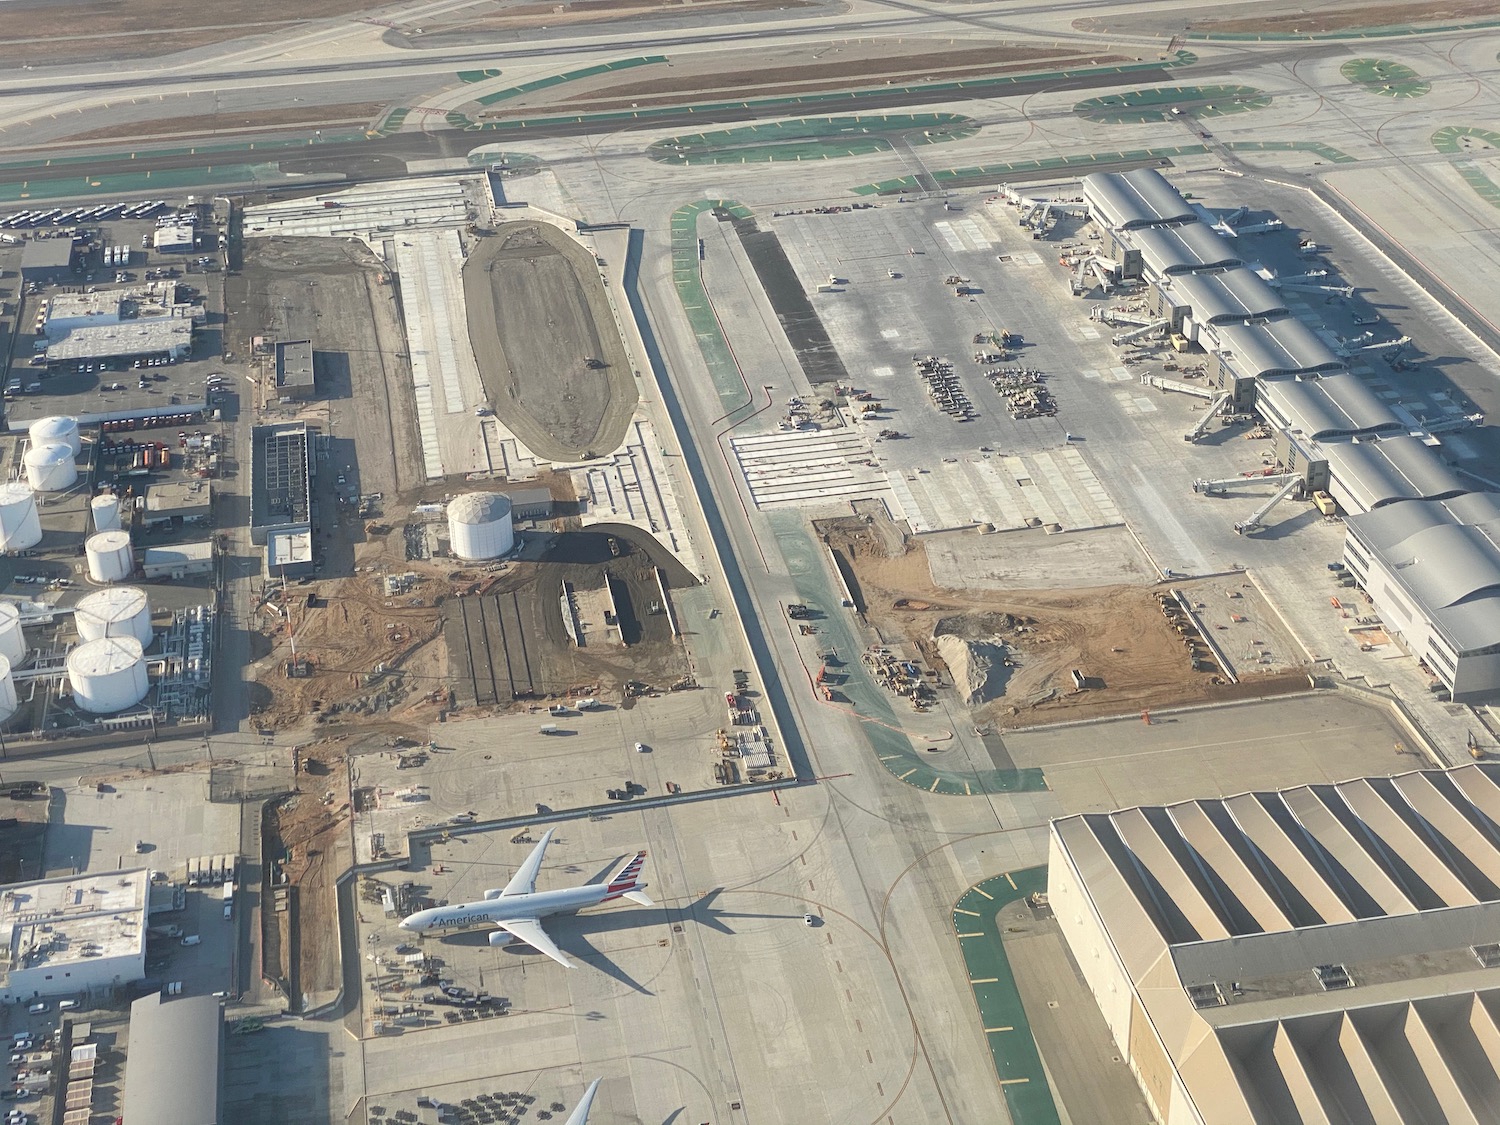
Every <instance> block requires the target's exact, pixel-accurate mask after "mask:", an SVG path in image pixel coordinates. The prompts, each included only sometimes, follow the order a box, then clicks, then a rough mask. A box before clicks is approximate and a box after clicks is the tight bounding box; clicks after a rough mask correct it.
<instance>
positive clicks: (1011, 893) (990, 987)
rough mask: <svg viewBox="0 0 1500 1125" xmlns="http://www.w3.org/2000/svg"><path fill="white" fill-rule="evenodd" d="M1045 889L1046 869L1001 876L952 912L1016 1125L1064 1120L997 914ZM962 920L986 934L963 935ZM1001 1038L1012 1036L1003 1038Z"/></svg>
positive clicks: (975, 889) (979, 887)
mask: <svg viewBox="0 0 1500 1125" xmlns="http://www.w3.org/2000/svg"><path fill="white" fill-rule="evenodd" d="M1046 889H1047V869H1046V868H1045V867H1029V868H1027V869H1026V870H1024V871H1015V872H1007V873H1006V874H1004V875H996V876H995V877H993V878H991V879H986V880H985V881H984V882H982V883H978V884H976V885H975V886H972V887H970V888H969V889H968V890H967V891H966V892H964V895H963V897H962V898H960V899H959V900H958V902H957V904H955V906H954V907H953V913H954V915H955V918H954V927H953V929H954V933H955V934H957V936H958V937H960V938H966V939H968V940H965V941H962V942H960V943H959V947H958V948H959V952H960V953H961V954H962V955H963V959H964V967H965V968H966V969H967V970H968V974H969V985H970V987H971V988H972V990H973V993H974V1004H975V1007H976V1008H978V1011H979V1019H980V1025H979V1026H980V1027H981V1028H983V1029H984V1033H985V1035H986V1036H988V1037H991V1038H989V1040H988V1045H989V1049H990V1060H991V1061H992V1062H993V1064H994V1067H995V1077H996V1079H997V1080H998V1082H999V1083H1000V1086H1001V1089H1002V1091H1003V1092H1004V1095H1005V1106H1006V1109H1008V1110H1009V1111H1010V1120H1011V1122H1012V1123H1013V1125H1059V1117H1058V1113H1057V1106H1056V1104H1055V1103H1054V1102H1053V1100H1052V1091H1051V1088H1050V1087H1049V1086H1048V1085H1047V1076H1046V1073H1045V1072H1044V1071H1043V1069H1042V1059H1041V1055H1040V1054H1039V1053H1038V1052H1037V1049H1036V1040H1034V1039H1033V1038H1032V1036H1031V1025H1030V1023H1028V1022H1027V1019H1026V1009H1025V1007H1024V1006H1023V1005H1022V1003H1021V994H1020V991H1019V990H1018V989H1017V988H1016V981H1015V977H1014V976H1013V975H1012V973H1011V971H1010V959H1009V958H1008V957H1007V956H1006V954H1005V946H1004V944H1003V943H1002V942H1001V940H1000V930H999V927H998V925H997V924H996V921H995V912H996V910H998V909H999V907H1001V906H1003V905H1005V904H1006V903H1009V902H1014V901H1015V900H1016V899H1018V898H1023V897H1024V896H1026V895H1029V894H1031V893H1032V892H1034V891H1045V890H1046ZM981 900H982V901H981ZM987 903H988V904H990V905H986V904H987ZM959 914H962V915H965V916H966V917H973V916H976V915H977V916H978V917H980V918H981V920H982V922H981V925H980V929H981V930H982V933H979V934H975V933H973V932H971V931H969V930H968V929H967V927H969V926H972V925H973V923H971V922H964V923H961V924H962V925H963V926H964V927H965V928H966V929H965V932H963V933H959V932H958V929H959V925H960V923H959V922H958V919H957V917H956V916H957V915H959ZM1000 1032H1006V1033H1008V1034H1005V1035H1000V1034H999V1033H1000Z"/></svg>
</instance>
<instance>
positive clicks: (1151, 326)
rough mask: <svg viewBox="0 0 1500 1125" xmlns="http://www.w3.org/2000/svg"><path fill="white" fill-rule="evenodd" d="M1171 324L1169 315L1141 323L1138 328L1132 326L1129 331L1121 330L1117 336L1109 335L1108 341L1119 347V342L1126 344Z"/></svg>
mask: <svg viewBox="0 0 1500 1125" xmlns="http://www.w3.org/2000/svg"><path fill="white" fill-rule="evenodd" d="M1171 325H1172V320H1171V318H1170V317H1167V318H1165V319H1162V320H1153V321H1150V322H1149V323H1146V324H1143V325H1141V326H1140V327H1139V328H1132V329H1131V330H1130V331H1129V332H1121V333H1120V334H1119V335H1117V336H1111V337H1110V340H1109V342H1110V343H1111V344H1114V345H1115V346H1116V347H1119V346H1120V345H1121V344H1128V343H1130V342H1131V341H1132V340H1139V339H1140V338H1141V337H1142V336H1149V335H1151V333H1153V332H1160V331H1162V330H1163V329H1165V328H1169V327H1171Z"/></svg>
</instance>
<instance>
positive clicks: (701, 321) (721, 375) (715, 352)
mask: <svg viewBox="0 0 1500 1125" xmlns="http://www.w3.org/2000/svg"><path fill="white" fill-rule="evenodd" d="M721 208H722V209H724V210H726V211H727V212H728V213H729V214H731V215H733V216H734V217H735V218H737V219H748V218H750V211H749V210H748V209H747V208H746V207H744V206H743V205H742V204H739V203H736V202H734V201H733V200H729V199H700V200H699V201H698V202H696V203H689V204H688V205H687V206H685V207H679V208H677V210H676V211H673V212H672V285H673V287H674V288H675V289H676V290H677V300H678V301H680V302H681V303H682V311H683V313H684V314H685V315H686V316H687V319H688V324H689V325H690V326H691V327H692V329H693V337H694V338H695V339H696V340H697V342H698V351H699V353H700V354H701V355H702V356H703V362H704V364H705V365H706V366H707V367H708V374H709V378H711V379H712V380H713V384H714V390H716V391H717V392H718V394H719V401H720V402H721V403H722V404H723V406H724V409H725V410H726V411H729V412H733V411H735V410H743V409H744V408H745V407H747V406H749V405H750V401H751V400H750V396H749V395H747V394H746V392H745V384H744V380H743V379H741V377H740V369H739V365H738V364H737V363H736V362H735V359H734V354H733V353H732V352H731V351H730V350H729V342H728V341H727V340H725V339H724V333H723V332H722V331H721V330H720V328H719V318H718V316H716V315H715V313H714V309H713V306H712V305H711V304H710V303H709V300H708V291H707V290H705V289H704V288H703V273H702V271H701V270H700V269H699V266H698V216H699V215H701V214H703V212H705V211H714V210H718V209H721Z"/></svg>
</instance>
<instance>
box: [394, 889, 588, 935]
mask: <svg viewBox="0 0 1500 1125" xmlns="http://www.w3.org/2000/svg"><path fill="white" fill-rule="evenodd" d="M609 893H610V892H609V885H608V884H607V883H589V884H587V885H585V886H582V887H565V888H563V889H561V890H556V891H535V892H533V893H532V894H529V895H506V896H503V897H500V898H490V899H482V900H480V901H479V902H464V903H459V904H458V905H456V906H435V907H433V908H432V909H430V910H419V911H417V913H415V914H413V915H411V916H410V917H409V918H405V919H403V920H402V922H401V928H402V929H403V930H415V931H417V932H418V933H443V932H445V931H450V930H468V929H472V928H473V927H475V926H493V925H495V924H496V923H498V922H505V921H513V920H515V919H518V918H545V917H547V915H549V914H563V913H566V912H568V911H572V910H582V909H583V908H584V907H586V906H594V905H597V904H598V903H600V902H603V901H604V899H605V897H606V896H607V895H608V894H609Z"/></svg>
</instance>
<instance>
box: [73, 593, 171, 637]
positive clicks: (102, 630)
mask: <svg viewBox="0 0 1500 1125" xmlns="http://www.w3.org/2000/svg"><path fill="white" fill-rule="evenodd" d="M73 625H74V627H75V628H76V629H77V630H78V635H79V637H81V638H82V639H83V640H85V641H97V640H99V639H100V638H101V637H134V638H135V639H136V640H137V641H139V642H140V643H141V647H142V648H150V647H151V641H152V638H153V636H154V634H153V633H152V630H151V602H150V601H149V600H148V599H147V597H146V591H144V590H142V589H139V588H137V587H135V586H113V587H111V588H110V589H108V590H96V591H95V592H94V593H92V594H89V595H88V596H87V597H85V598H80V599H79V600H78V604H77V605H76V606H74V607H73Z"/></svg>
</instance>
